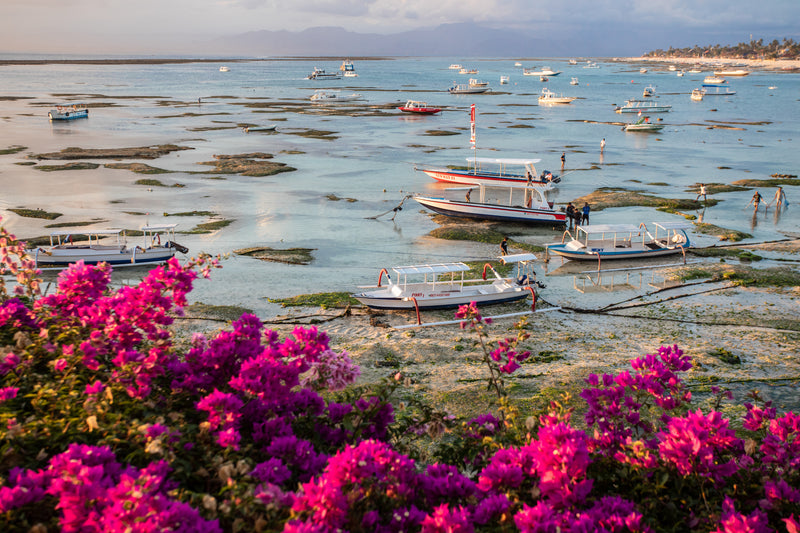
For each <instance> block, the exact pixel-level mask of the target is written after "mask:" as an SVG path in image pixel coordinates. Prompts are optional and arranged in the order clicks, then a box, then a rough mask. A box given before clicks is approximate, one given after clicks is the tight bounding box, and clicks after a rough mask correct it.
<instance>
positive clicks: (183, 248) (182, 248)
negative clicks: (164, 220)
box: [166, 242, 189, 254]
mask: <svg viewBox="0 0 800 533" xmlns="http://www.w3.org/2000/svg"><path fill="white" fill-rule="evenodd" d="M166 247H167V248H175V249H176V250H178V251H179V252H180V253H182V254H185V253H187V252H188V251H189V249H188V248H187V247H186V246H184V245H182V244H178V243H177V242H168V243H166Z"/></svg>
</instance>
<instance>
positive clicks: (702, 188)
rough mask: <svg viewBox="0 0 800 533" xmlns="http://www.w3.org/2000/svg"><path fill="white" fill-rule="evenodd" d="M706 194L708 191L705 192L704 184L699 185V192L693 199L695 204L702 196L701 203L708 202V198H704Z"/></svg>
mask: <svg viewBox="0 0 800 533" xmlns="http://www.w3.org/2000/svg"><path fill="white" fill-rule="evenodd" d="M707 192H708V191H706V184H705V183H701V184H700V192H698V193H697V198H695V199H694V201H695V202H696V201H697V200H699V199H700V197H701V196H702V197H703V201H704V202H707V201H708V198H707V197H706V193H707Z"/></svg>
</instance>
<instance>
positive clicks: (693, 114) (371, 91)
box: [0, 58, 800, 315]
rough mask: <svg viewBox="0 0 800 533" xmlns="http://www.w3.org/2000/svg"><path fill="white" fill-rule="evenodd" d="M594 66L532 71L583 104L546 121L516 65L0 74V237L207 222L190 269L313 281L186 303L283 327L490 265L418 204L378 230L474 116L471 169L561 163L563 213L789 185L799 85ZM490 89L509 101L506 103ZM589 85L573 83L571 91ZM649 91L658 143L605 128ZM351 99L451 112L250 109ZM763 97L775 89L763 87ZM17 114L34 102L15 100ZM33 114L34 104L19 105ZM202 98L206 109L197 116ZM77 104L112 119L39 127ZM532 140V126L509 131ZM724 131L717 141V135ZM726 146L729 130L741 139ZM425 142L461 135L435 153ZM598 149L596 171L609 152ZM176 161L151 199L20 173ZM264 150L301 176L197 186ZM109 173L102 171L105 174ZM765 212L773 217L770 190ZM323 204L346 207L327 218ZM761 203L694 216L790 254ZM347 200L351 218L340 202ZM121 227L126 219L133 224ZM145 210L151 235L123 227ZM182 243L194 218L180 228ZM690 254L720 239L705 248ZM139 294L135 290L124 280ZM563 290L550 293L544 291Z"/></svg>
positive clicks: (200, 290)
mask: <svg viewBox="0 0 800 533" xmlns="http://www.w3.org/2000/svg"><path fill="white" fill-rule="evenodd" d="M451 63H462V64H464V66H469V67H475V68H478V69H479V74H477V75H473V76H472V77H476V78H479V79H481V80H484V81H488V82H489V83H490V84H491V86H492V89H493V92H492V93H490V94H485V95H474V96H463V95H462V96H454V95H450V94H448V93H447V92H446V89H447V87H449V86H450V85H452V83H453V82H454V81H458V82H461V83H464V82H466V81H467V78H469V77H470V76H462V75H458V74H457V73H456V72H455V71H452V70H449V69H448V68H447V67H448V65H450V64H451ZM599 63H600V65H601V68H599V69H584V68H582V65H581V64H579V65H577V66H571V65H568V64H567V62H566V60H558V59H532V60H527V61H523V65H524V66H525V67H533V66H536V67H542V66H550V67H552V68H554V69H556V70H562V71H564V72H563V73H562V74H561V75H560V76H557V77H552V78H551V79H550V81H549V82H548V83H547V84H546V86H547V87H548V88H550V89H551V90H553V91H555V92H557V93H564V94H567V95H571V96H577V97H579V99H578V100H576V101H575V102H573V103H572V104H571V105H568V106H555V107H539V106H538V105H537V96H538V93H539V91H540V90H541V88H542V87H543V86H545V84H543V83H542V82H540V81H539V78H538V77H535V76H523V75H522V72H521V68H520V67H515V66H514V59H474V60H467V59H464V58H425V59H415V58H406V59H396V60H376V61H356V70H357V72H358V74H359V77H357V78H344V79H342V80H340V81H331V82H318V81H311V80H306V79H304V78H305V76H306V75H308V74H309V73H310V72H311V71H312V69H313V68H314V67H315V66H318V67H321V68H325V69H326V70H336V69H338V67H339V64H340V62H337V61H310V60H309V61H266V62H265V61H253V62H242V63H226V64H227V65H228V66H229V67H230V72H227V73H223V72H219V70H218V69H219V66H220V65H221V64H222V63H219V64H217V63H194V64H180V65H113V66H110V65H37V66H2V67H0V75H1V76H2V86H0V96H1V97H5V98H2V99H0V120H2V124H3V127H2V128H0V148H4V147H6V146H10V145H24V146H26V147H28V150H26V151H25V152H23V153H22V154H16V155H5V156H0V185H1V186H2V188H3V191H4V193H3V195H2V198H1V199H0V209H2V216H3V219H4V223H5V224H6V226H7V227H8V228H9V229H10V230H11V231H13V232H14V233H16V234H17V235H19V236H21V237H25V236H34V235H42V234H46V233H47V232H48V230H44V229H43V228H42V225H43V224H44V223H43V222H42V221H36V220H33V219H23V218H19V217H17V216H16V215H14V214H12V213H9V212H8V211H6V209H8V208H9V207H15V206H16V207H39V206H41V207H45V208H47V209H49V210H55V211H59V212H63V213H64V216H63V217H62V218H61V219H59V220H58V221H59V222H61V221H70V220H89V219H95V218H96V219H101V221H98V227H108V226H122V227H138V226H139V225H141V224H142V223H144V220H143V218H146V219H147V220H148V221H150V222H156V221H162V220H164V217H163V216H162V214H163V213H164V212H171V213H175V212H181V211H191V210H207V211H213V212H215V213H218V214H219V215H220V216H221V217H222V218H225V219H233V220H235V222H233V223H232V224H231V225H230V226H228V227H227V228H225V229H223V230H221V231H218V232H216V233H214V234H211V235H203V236H185V237H184V238H182V239H181V242H182V243H184V244H186V245H187V246H189V247H190V249H191V251H192V252H198V251H205V252H210V253H229V252H231V251H232V250H233V249H236V248H241V247H247V246H272V247H275V248H288V247H307V248H314V249H315V251H314V252H313V253H314V257H315V261H314V262H313V263H312V264H311V265H308V266H290V265H283V264H278V263H264V262H260V261H257V260H254V259H251V258H245V257H232V258H230V259H228V260H226V261H225V262H224V264H225V268H224V269H223V270H222V271H218V272H216V273H215V274H214V281H213V282H211V283H207V282H201V283H199V284H198V287H197V289H196V291H195V292H194V293H193V295H194V298H195V299H197V300H201V301H204V302H207V303H217V304H221V303H235V304H241V305H245V306H248V307H251V308H253V309H255V310H256V311H258V313H259V315H266V314H274V313H276V312H280V311H279V309H278V308H277V307H276V306H274V305H272V304H268V303H267V302H266V300H265V298H267V297H270V298H275V297H285V296H290V295H293V294H298V293H310V292H327V291H340V290H341V291H348V290H353V289H355V287H356V286H357V285H360V284H372V283H375V281H376V280H377V274H378V271H379V270H380V269H381V268H383V267H387V268H388V267H391V266H393V265H400V264H413V263H424V262H434V261H435V262H438V261H448V260H481V259H486V258H489V257H492V256H494V254H495V252H496V250H495V247H493V246H487V245H478V244H475V245H473V244H468V243H467V244H465V243H450V242H446V243H441V242H434V241H432V240H431V239H428V238H426V237H425V235H426V234H427V233H428V232H429V231H430V230H432V229H434V228H435V227H436V224H435V223H433V222H432V221H431V220H430V217H429V214H427V213H425V212H424V211H423V210H422V209H421V208H420V206H418V205H417V204H416V203H414V202H413V201H407V202H406V203H405V204H404V209H403V211H401V212H400V213H399V214H398V215H397V217H396V218H395V220H394V221H393V222H392V221H390V220H388V217H384V218H383V219H381V220H369V219H367V218H366V217H370V216H374V215H377V214H379V213H382V212H384V211H387V210H389V209H391V208H392V207H394V206H395V205H397V204H398V203H399V202H400V200H401V199H402V198H403V196H404V195H405V194H407V193H410V192H433V191H436V190H437V189H440V188H441V186H438V185H436V184H434V183H433V182H432V181H431V180H430V179H429V178H427V177H426V176H425V175H424V174H422V173H419V172H415V171H414V170H413V166H414V164H425V165H447V164H461V163H462V162H463V161H464V160H465V159H466V158H467V157H469V156H470V155H471V154H472V152H471V151H470V150H469V142H468V140H469V106H470V104H472V103H475V104H476V106H477V110H478V117H477V146H478V155H484V156H491V155H495V156H497V157H540V158H542V163H540V164H539V165H538V168H539V170H540V171H541V170H542V169H545V168H546V169H550V170H558V167H559V165H560V162H559V157H560V154H561V152H562V151H564V152H566V158H567V163H566V172H565V176H564V180H563V182H562V184H561V186H560V188H559V189H558V191H557V192H556V193H555V194H554V195H553V198H554V199H555V201H556V202H558V203H562V202H566V201H568V200H572V199H574V198H576V197H579V196H582V195H584V194H587V193H589V192H591V191H593V190H595V189H597V188H598V187H621V188H625V189H631V190H637V191H642V192H646V193H650V194H654V195H658V196H663V197H671V198H677V197H689V198H694V196H695V195H694V194H693V193H691V192H689V191H688V190H687V187H689V186H691V185H693V184H695V183H698V182H707V183H731V182H733V181H736V180H739V179H744V178H754V179H766V178H768V177H769V175H770V174H773V173H784V174H798V167H800V165H798V163H800V155H798V121H799V120H800V112H799V111H800V103H798V101H799V97H800V74H797V73H780V72H755V73H753V74H751V75H750V76H747V77H745V78H731V79H730V85H731V87H732V88H733V89H734V90H735V91H736V92H737V94H736V95H735V96H730V97H706V99H705V100H704V101H702V102H693V101H691V100H690V98H689V94H690V92H691V90H692V89H693V88H695V87H699V86H700V85H701V83H702V78H703V77H704V76H705V75H707V74H709V72H704V73H702V74H686V75H685V76H684V77H678V76H676V74H675V72H670V71H668V70H667V69H666V66H664V67H663V70H658V68H657V66H655V65H648V67H649V69H650V70H649V72H648V73H646V74H641V73H639V66H638V65H633V64H626V63H616V62H610V61H602V60H601V61H599ZM501 75H508V76H510V78H511V83H510V84H508V85H500V84H499V78H500V76H501ZM573 76H576V77H578V78H579V81H580V85H578V86H571V85H569V81H570V78H571V77H573ZM650 84H652V85H655V87H656V94H657V98H656V100H657V101H658V102H659V103H667V104H670V105H672V111H671V112H669V113H662V114H657V115H653V116H652V119H661V120H662V121H663V123H664V124H665V125H666V127H665V128H664V130H662V132H660V133H658V134H639V133H625V132H623V131H621V129H620V126H619V125H615V124H609V123H610V122H632V121H634V120H635V116H633V115H627V114H625V115H621V114H617V113H615V112H614V107H615V106H616V105H619V104H622V103H623V102H624V101H625V100H626V99H628V98H634V97H640V96H641V93H642V90H643V88H644V87H645V86H646V85H650ZM331 87H334V88H340V89H342V91H343V92H345V93H349V92H354V91H355V92H359V93H361V94H362V95H363V96H364V102H362V103H361V104H358V105H357V106H356V107H357V108H358V107H359V106H368V105H376V104H388V103H397V104H398V105H399V104H400V103H403V102H405V101H406V100H407V99H417V100H424V101H427V102H428V103H429V104H431V105H436V106H442V107H444V108H445V110H444V111H443V112H442V113H441V114H440V115H438V116H430V117H411V116H407V115H403V114H400V113H399V112H395V111H393V110H385V111H384V113H383V114H382V115H381V116H326V115H320V114H318V113H316V112H314V111H313V109H312V108H311V106H309V110H308V111H307V112H305V113H289V112H277V113H274V112H264V111H268V110H265V109H258V108H254V107H248V106H247V104H252V103H276V102H280V101H290V102H306V101H307V100H308V97H309V96H310V95H311V94H312V93H313V91H314V90H315V89H318V88H331ZM769 87H776V88H775V89H770V88H769ZM8 97H26V99H18V100H13V99H9V98H8ZM27 97H31V98H27ZM198 98H199V99H200V101H199V102H198ZM79 100H86V101H89V102H91V103H98V102H104V103H107V104H110V105H109V107H99V108H96V109H93V110H92V111H91V116H90V118H89V119H87V120H83V121H77V122H73V123H67V124H50V123H49V122H48V121H47V110H48V109H49V106H50V105H51V104H53V103H57V102H62V101H79ZM242 123H251V124H253V123H255V124H260V125H270V124H277V126H278V132H277V133H275V134H254V133H250V134H245V133H244V132H243V131H242V130H241V128H239V127H236V126H237V124H242ZM520 126H524V127H520ZM714 126H724V127H725V128H714ZM309 128H312V129H319V130H328V131H332V132H335V135H336V136H337V138H336V139H335V140H321V139H314V138H304V137H300V136H297V135H291V134H290V133H291V132H298V131H302V130H303V129H309ZM732 128H735V129H732ZM429 130H447V131H457V132H458V133H459V134H458V135H453V136H430V135H427V134H426V132H428V131H429ZM602 138H605V139H606V142H607V146H606V149H605V153H604V154H602V156H601V154H600V140H601V139H602ZM164 143H175V144H180V145H182V146H189V147H192V148H193V150H191V151H181V152H174V153H172V154H171V155H169V156H166V157H164V158H160V159H158V160H155V161H142V162H144V163H147V164H150V165H153V166H156V167H160V168H166V169H170V170H175V171H177V172H175V173H172V174H163V175H158V176H152V177H155V178H157V179H160V180H161V181H163V182H165V183H167V184H172V183H176V182H177V183H181V184H183V185H185V187H184V188H155V190H152V191H147V190H146V188H144V187H142V186H136V185H133V182H134V181H136V179H139V178H141V177H150V176H140V175H136V174H131V173H130V172H128V171H123V170H109V169H98V170H96V171H73V172H55V173H43V172H39V171H36V170H33V169H31V168H30V167H26V166H21V165H18V164H16V163H18V162H21V161H22V160H23V159H24V155H25V154H27V153H39V152H45V151H53V150H60V149H62V148H66V147H68V146H79V147H83V148H89V147H97V148H104V147H128V146H146V145H153V144H164ZM249 152H267V153H272V154H275V159H276V160H277V161H281V162H284V163H287V164H288V165H291V166H292V167H295V168H297V171H296V172H291V173H284V174H278V175H276V176H272V177H266V178H252V177H245V176H226V177H225V179H224V180H210V179H208V176H203V175H198V174H192V173H191V172H192V171H198V170H205V169H206V167H203V166H200V165H198V164H197V163H198V162H201V161H210V160H212V159H213V155H214V154H237V153H249ZM98 162H101V163H102V162H103V161H98ZM797 189H798V188H796V187H787V188H786V193H787V196H788V198H789V201H790V202H792V201H797V202H800V190H797ZM761 194H762V195H763V196H764V197H765V198H766V199H767V200H769V199H771V198H772V195H773V194H774V190H773V189H765V190H762V191H761ZM328 195H336V196H337V197H339V198H342V199H343V200H340V201H332V200H330V199H329V198H328ZM751 196H752V191H743V192H735V193H728V194H721V195H716V196H714V197H715V198H717V199H719V200H723V201H722V202H720V203H719V204H718V205H717V206H714V207H712V208H709V209H706V210H705V211H704V212H702V213H698V214H701V215H702V216H703V219H704V221H706V222H710V223H713V224H716V225H719V226H722V227H724V228H731V229H737V230H741V231H746V232H749V233H752V234H753V239H752V240H753V241H765V240H773V239H777V238H781V237H782V236H783V233H784V232H797V231H798V228H799V227H800V209H797V208H796V207H795V206H794V205H792V206H790V208H789V209H788V210H786V211H784V212H782V213H780V214H777V213H776V212H775V210H774V209H773V210H770V211H769V212H768V213H764V212H761V213H759V214H758V215H757V216H755V217H753V216H752V209H746V208H745V206H746V204H747V203H748V201H749V199H750V197H751ZM348 198H349V199H354V200H356V201H354V202H351V201H347V200H346V199H348ZM126 212H127V213H126ZM141 212H147V213H150V215H148V216H146V217H142V216H141V215H133V214H130V213H141ZM671 217H672V216H671V215H666V214H663V213H657V212H655V211H653V210H651V209H647V208H624V209H608V210H605V211H602V212H596V213H593V215H592V222H593V223H596V222H605V223H614V222H635V223H639V222H650V221H653V220H665V219H670V218H671ZM168 220H169V221H170V222H173V221H177V222H180V224H181V228H185V229H190V228H191V227H193V226H194V225H195V224H197V223H199V222H203V221H204V219H202V218H175V217H170V218H169V219H168ZM560 235H561V231H554V230H551V229H550V228H531V229H529V230H525V234H524V235H522V236H515V237H514V238H515V239H518V240H529V241H531V242H550V241H552V240H556V239H557V238H560ZM695 240H696V241H698V243H699V244H700V245H708V244H713V243H714V242H715V239H714V238H711V237H706V236H697V237H696V239H695ZM130 276H134V274H130ZM553 283H554V285H555V286H557V285H558V282H557V281H555V280H554V282H553Z"/></svg>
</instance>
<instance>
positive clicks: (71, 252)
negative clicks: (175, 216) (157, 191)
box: [28, 224, 189, 268]
mask: <svg viewBox="0 0 800 533" xmlns="http://www.w3.org/2000/svg"><path fill="white" fill-rule="evenodd" d="M176 226H177V224H163V225H152V226H143V227H142V228H141V231H142V234H143V237H144V240H143V242H142V245H140V246H130V247H129V246H128V243H127V239H126V237H125V232H124V230H121V229H100V230H88V231H85V232H82V231H81V230H59V231H54V232H53V233H51V234H50V246H40V247H37V248H35V249H31V250H28V254H29V255H30V256H32V257H33V259H34V260H35V261H36V266H37V267H42V268H47V267H56V268H66V267H67V266H69V265H70V264H72V263H77V262H78V261H83V262H84V263H86V264H91V265H96V264H98V263H109V264H111V265H114V266H116V267H125V266H136V265H142V264H154V263H163V262H164V261H166V260H168V259H170V258H171V257H173V256H174V255H175V252H176V250H177V251H179V252H181V253H186V252H188V251H189V250H188V249H187V248H186V247H185V246H182V245H180V244H178V243H176V242H175V227H176ZM81 234H82V235H86V237H87V238H88V241H78V242H73V238H72V236H73V235H81ZM162 236H163V239H162ZM109 239H110V240H111V241H112V242H107V241H108V240H109ZM101 240H102V241H103V242H102V243H101ZM162 240H163V243H162Z"/></svg>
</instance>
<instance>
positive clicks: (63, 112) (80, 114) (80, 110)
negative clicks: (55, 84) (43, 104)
mask: <svg viewBox="0 0 800 533" xmlns="http://www.w3.org/2000/svg"><path fill="white" fill-rule="evenodd" d="M47 116H48V117H49V118H50V120H73V119H76V118H88V117H89V108H88V107H86V104H63V105H57V106H56V108H55V109H51V110H50V111H49V112H48V113H47Z"/></svg>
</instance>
